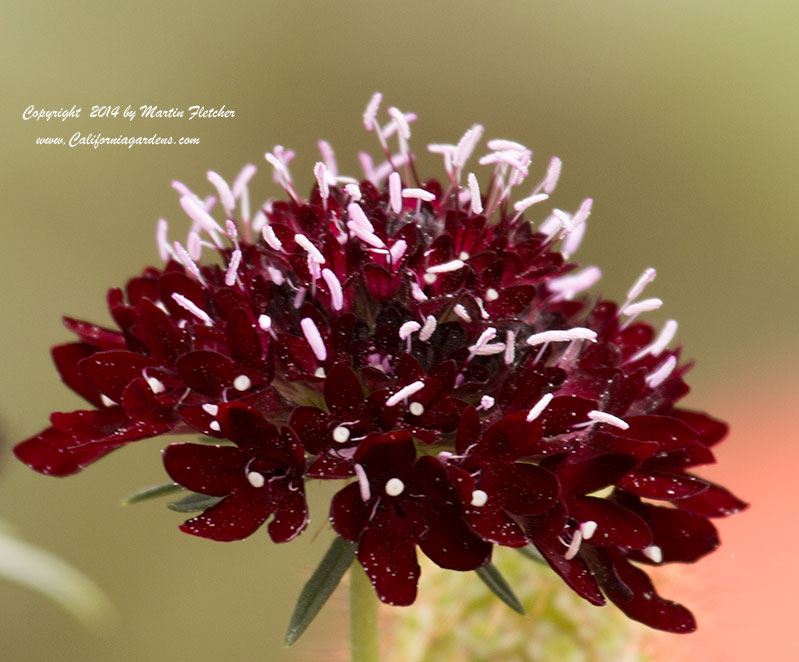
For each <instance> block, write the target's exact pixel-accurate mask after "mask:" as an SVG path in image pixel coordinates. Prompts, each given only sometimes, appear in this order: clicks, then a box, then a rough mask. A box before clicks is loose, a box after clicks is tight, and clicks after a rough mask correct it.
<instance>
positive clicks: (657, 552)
mask: <svg viewBox="0 0 799 662" xmlns="http://www.w3.org/2000/svg"><path fill="white" fill-rule="evenodd" d="M641 553H642V554H643V555H644V556H645V557H646V558H648V559H649V560H650V561H652V562H654V563H663V550H662V549H660V547H658V546H657V545H650V546H649V547H644V549H642V550H641Z"/></svg>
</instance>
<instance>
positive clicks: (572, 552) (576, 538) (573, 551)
mask: <svg viewBox="0 0 799 662" xmlns="http://www.w3.org/2000/svg"><path fill="white" fill-rule="evenodd" d="M582 542H583V534H582V532H581V531H580V529H577V530H576V531H575V532H574V535H573V536H572V541H571V543H570V544H569V549H567V550H566V553H565V554H564V555H563V558H564V559H566V560H567V561H571V560H572V559H573V558H574V557H575V556H577V552H579V551H580V543H582Z"/></svg>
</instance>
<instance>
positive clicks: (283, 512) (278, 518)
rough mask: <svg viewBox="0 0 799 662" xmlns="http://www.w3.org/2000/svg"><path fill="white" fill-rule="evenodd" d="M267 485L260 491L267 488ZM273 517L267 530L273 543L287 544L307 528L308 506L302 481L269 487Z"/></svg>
mask: <svg viewBox="0 0 799 662" xmlns="http://www.w3.org/2000/svg"><path fill="white" fill-rule="evenodd" d="M268 487H269V485H267V486H265V487H264V488H262V489H266V488H268ZM271 489H272V499H273V501H274V503H275V504H276V505H275V510H274V512H275V516H274V517H273V518H272V521H271V522H269V525H268V526H267V530H268V531H269V535H270V536H271V537H272V540H274V541H275V542H288V541H289V540H293V539H294V538H296V537H297V536H298V535H300V534H301V533H302V532H303V531H304V530H305V527H306V526H308V504H307V503H306V502H305V487H304V486H303V484H302V479H296V480H292V481H291V482H288V481H279V482H278V483H277V484H276V485H274V486H272V487H271Z"/></svg>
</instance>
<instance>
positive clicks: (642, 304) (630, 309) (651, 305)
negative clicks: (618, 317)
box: [620, 297, 663, 317]
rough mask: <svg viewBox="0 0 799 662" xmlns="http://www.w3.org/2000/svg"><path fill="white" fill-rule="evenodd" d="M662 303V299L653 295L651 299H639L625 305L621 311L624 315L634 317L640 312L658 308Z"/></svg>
mask: <svg viewBox="0 0 799 662" xmlns="http://www.w3.org/2000/svg"><path fill="white" fill-rule="evenodd" d="M662 305H663V301H662V300H661V299H656V298H654V297H653V298H651V299H644V300H643V301H638V302H636V303H631V304H629V305H627V306H624V308H622V309H621V311H620V312H621V314H622V315H627V316H628V317H633V316H634V315H638V314H639V313H648V312H649V311H650V310H657V309H658V308H660V307H661V306H662Z"/></svg>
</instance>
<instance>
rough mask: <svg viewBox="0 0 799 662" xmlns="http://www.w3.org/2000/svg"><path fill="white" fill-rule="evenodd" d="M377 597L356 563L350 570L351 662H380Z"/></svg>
mask: <svg viewBox="0 0 799 662" xmlns="http://www.w3.org/2000/svg"><path fill="white" fill-rule="evenodd" d="M377 607H378V601H377V595H376V594H375V590H374V588H372V583H371V582H370V581H369V578H368V577H367V576H366V573H365V572H364V571H363V568H361V564H360V563H358V561H355V562H354V563H353V564H352V568H351V569H350V660H351V662H379V660H380V637H379V630H378V623H377Z"/></svg>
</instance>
